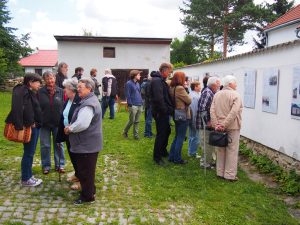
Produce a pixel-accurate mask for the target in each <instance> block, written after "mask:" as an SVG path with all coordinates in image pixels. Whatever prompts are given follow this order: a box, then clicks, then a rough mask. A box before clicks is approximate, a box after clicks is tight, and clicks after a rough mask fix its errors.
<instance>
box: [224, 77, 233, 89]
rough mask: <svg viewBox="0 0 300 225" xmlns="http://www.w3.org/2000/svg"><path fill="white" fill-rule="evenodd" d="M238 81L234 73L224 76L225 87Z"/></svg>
mask: <svg viewBox="0 0 300 225" xmlns="http://www.w3.org/2000/svg"><path fill="white" fill-rule="evenodd" d="M232 83H236V77H235V76H232V75H227V76H225V77H224V78H223V85H224V87H228V86H229V84H232Z"/></svg>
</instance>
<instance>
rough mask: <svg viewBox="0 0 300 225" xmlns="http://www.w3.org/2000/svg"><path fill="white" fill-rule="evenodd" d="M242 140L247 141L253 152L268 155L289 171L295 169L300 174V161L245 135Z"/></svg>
mask: <svg viewBox="0 0 300 225" xmlns="http://www.w3.org/2000/svg"><path fill="white" fill-rule="evenodd" d="M241 142H243V143H245V144H246V145H247V147H248V148H249V149H251V150H252V151H253V153H255V154H259V155H266V156H267V157H268V158H269V159H271V160H272V161H273V162H274V163H276V164H278V165H279V166H281V167H282V168H283V169H285V170H287V171H289V170H291V169H295V170H296V173H297V174H299V175H300V161H298V160H296V159H294V158H292V157H290V156H288V155H285V154H283V153H281V152H279V151H276V150H274V149H272V148H269V147H267V146H265V145H262V144H260V143H257V142H255V141H253V140H251V139H248V138H246V137H243V136H242V137H241Z"/></svg>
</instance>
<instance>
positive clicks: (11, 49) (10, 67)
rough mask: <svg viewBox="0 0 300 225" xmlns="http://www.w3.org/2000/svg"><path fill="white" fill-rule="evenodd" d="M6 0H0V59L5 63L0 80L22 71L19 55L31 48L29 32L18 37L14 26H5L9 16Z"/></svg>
mask: <svg viewBox="0 0 300 225" xmlns="http://www.w3.org/2000/svg"><path fill="white" fill-rule="evenodd" d="M6 4H7V0H1V1H0V36H1V39H0V61H1V63H4V62H5V64H6V66H5V67H4V68H5V69H3V67H1V70H0V77H1V79H0V82H1V81H2V82H3V80H4V78H5V77H6V76H7V75H9V74H16V73H17V74H18V73H21V72H22V68H21V66H20V65H19V64H18V61H19V59H20V58H21V57H25V56H28V55H29V54H30V53H31V52H32V51H33V50H32V49H31V48H30V47H29V45H28V40H29V38H30V36H29V34H25V35H21V37H20V38H18V37H17V36H15V35H14V32H15V31H16V30H17V29H16V28H12V27H9V26H7V24H8V23H9V22H10V20H11V17H10V15H9V11H8V10H7V7H6Z"/></svg>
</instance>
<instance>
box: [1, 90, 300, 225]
mask: <svg viewBox="0 0 300 225" xmlns="http://www.w3.org/2000/svg"><path fill="white" fill-rule="evenodd" d="M10 99H11V95H10V94H9V93H0V110H1V111H0V121H1V122H0V129H1V130H3V127H4V120H5V117H6V115H7V113H8V111H9V108H10ZM106 116H108V115H106ZM126 121H127V113H126V112H120V113H116V119H115V120H109V119H108V118H105V119H104V121H103V134H104V149H103V150H102V152H101V154H100V156H99V161H98V167H97V174H96V176H97V177H96V182H97V190H98V191H97V199H103V198H105V199H106V200H107V201H108V202H109V205H110V207H111V208H124V209H126V211H127V212H128V213H129V212H130V211H132V210H135V211H136V212H137V215H136V219H135V221H133V223H134V224H159V223H162V224H171V223H172V222H173V223H174V224H243V225H245V224H251V225H252V224H272V225H273V224H298V222H297V221H296V220H294V219H293V218H292V217H291V216H290V215H289V214H288V211H287V207H286V206H285V205H284V203H283V202H282V201H281V200H279V197H278V196H276V195H275V193H273V192H272V191H271V190H269V189H267V188H265V187H264V186H263V185H261V184H257V183H254V182H252V181H250V180H249V179H248V177H247V176H246V175H245V173H244V172H243V171H239V173H238V175H239V177H240V180H239V181H238V182H235V183H231V182H227V181H225V180H221V179H218V178H217V177H216V175H215V171H207V174H206V175H204V171H203V170H202V169H200V168H199V160H198V159H190V160H189V163H188V164H187V165H173V164H170V163H168V164H167V165H166V166H165V167H158V166H157V165H155V164H154V163H153V161H152V150H153V144H154V139H146V138H141V139H140V140H139V141H136V140H134V139H133V136H132V133H130V134H129V139H128V140H126V139H124V138H123V137H122V135H121V134H122V129H123V128H124V126H125V123H126ZM143 128H144V119H143V118H142V121H141V123H140V136H141V137H142V136H143ZM172 134H174V131H172ZM171 141H172V135H171V137H170V139H169V144H170V143H171ZM0 154H1V155H0V157H1V163H0V173H4V172H8V171H9V170H10V169H11V168H16V169H17V170H18V171H19V170H20V161H15V160H13V159H15V158H16V157H21V155H22V145H20V144H16V143H12V142H8V141H6V140H5V139H4V138H3V136H2V135H1V136H0ZM39 157H40V155H39V146H38V148H37V153H36V156H35V158H36V159H39ZM183 158H184V159H188V157H187V143H186V142H185V143H184V146H183ZM108 163H111V164H114V165H115V167H107V166H105V165H107V164H108ZM66 169H67V170H68V171H71V170H72V168H71V165H70V164H67V167H66ZM34 172H35V175H36V176H38V177H42V174H41V169H40V167H39V166H38V165H36V166H35V167H34ZM104 174H106V177H107V176H108V177H110V180H111V182H110V183H109V182H108V183H106V184H104V183H105V182H104V181H105V179H106V177H105V176H104ZM42 178H43V179H44V186H46V185H47V182H51V181H57V174H55V173H51V174H49V176H47V177H45V176H43V177H42ZM15 179H16V180H18V179H19V177H16V178H15ZM64 180H65V179H64ZM63 184H66V182H65V181H63ZM104 185H108V189H107V190H106V191H103V186H104ZM48 191H49V192H50V191H51V192H52V193H53V198H54V197H56V196H60V197H62V198H65V199H66V201H67V202H70V204H71V201H72V199H74V198H75V197H76V196H77V195H76V193H75V194H73V195H71V196H70V195H68V190H67V189H62V190H51V189H49V190H48ZM7 194H9V193H5V192H2V191H1V192H0V195H7ZM38 194H39V192H36V193H32V196H33V197H34V196H36V195H38ZM0 205H1V201H0ZM70 207H71V206H70ZM74 210H79V211H82V213H85V214H88V213H93V212H89V210H87V209H86V208H84V207H79V208H75V209H74ZM91 210H92V209H91ZM172 210H173V211H175V212H176V213H175V214H176V216H175V217H174V213H172ZM160 214H162V216H163V217H164V218H165V220H164V221H163V222H159V218H158V217H159V216H158V215H160ZM143 217H144V218H147V222H143V221H142V220H141V219H139V218H143ZM180 218H181V219H180ZM54 224H55V223H54ZM112 224H118V222H116V221H115V222H112Z"/></svg>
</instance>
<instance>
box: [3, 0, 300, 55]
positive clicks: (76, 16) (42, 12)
mask: <svg viewBox="0 0 300 225" xmlns="http://www.w3.org/2000/svg"><path fill="white" fill-rule="evenodd" d="M261 2H263V1H262V0H255V3H261ZM267 2H273V1H272V0H267ZM295 3H296V4H299V3H300V0H296V1H295ZM182 4H183V0H127V1H125V0H108V1H104V0H63V1H62V0H9V2H8V10H9V11H10V12H11V17H12V18H13V19H12V21H11V24H10V26H12V27H15V28H18V32H17V33H18V34H20V33H23V34H24V33H30V34H31V39H30V42H29V44H30V46H31V47H32V48H36V47H38V48H39V49H56V48H57V43H56V40H55V38H54V37H53V35H82V34H83V29H85V30H87V31H91V32H92V33H93V34H97V35H99V36H116V37H158V38H175V37H178V38H183V36H184V34H185V28H184V26H182V24H181V23H180V18H182V14H181V13H180V11H179V7H180V6H182ZM252 35H253V34H250V33H248V34H247V35H246V37H245V38H246V39H247V40H248V42H249V44H247V45H245V46H241V47H236V48H235V51H234V52H232V53H231V54H230V55H232V54H238V53H242V52H246V51H251V50H252V46H253V43H252V41H251V40H252Z"/></svg>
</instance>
